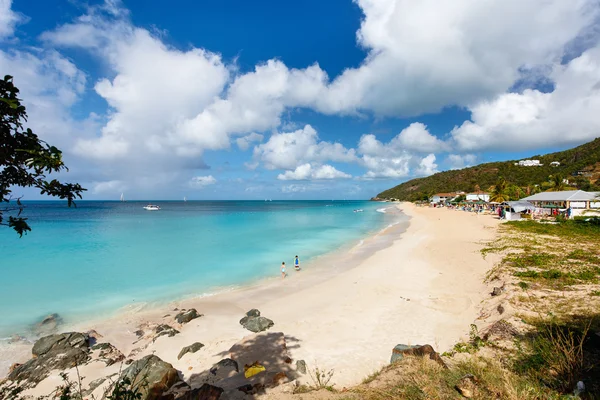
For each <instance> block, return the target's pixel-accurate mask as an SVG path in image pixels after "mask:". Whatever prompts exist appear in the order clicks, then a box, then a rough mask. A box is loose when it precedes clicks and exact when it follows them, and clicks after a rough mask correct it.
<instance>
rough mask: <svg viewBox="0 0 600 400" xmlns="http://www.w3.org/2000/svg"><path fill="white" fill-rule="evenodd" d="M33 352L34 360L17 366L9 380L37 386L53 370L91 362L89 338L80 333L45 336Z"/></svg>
mask: <svg viewBox="0 0 600 400" xmlns="http://www.w3.org/2000/svg"><path fill="white" fill-rule="evenodd" d="M31 352H32V354H33V357H34V358H32V359H31V360H29V361H27V362H26V363H24V364H22V365H19V366H17V367H16V368H15V369H14V370H13V371H12V372H11V373H10V374H9V375H8V379H10V380H11V381H17V382H24V383H25V384H26V385H27V386H35V385H37V384H38V383H39V382H41V381H42V380H43V379H45V378H46V377H47V376H48V375H49V374H50V371H52V370H61V371H62V370H65V369H69V368H72V367H74V366H76V365H83V364H85V363H87V362H88V361H89V360H90V355H89V338H88V336H87V335H85V334H83V333H78V332H69V333H61V334H58V335H50V336H45V337H43V338H41V339H39V340H38V341H37V342H35V344H34V346H33V349H32V351H31Z"/></svg>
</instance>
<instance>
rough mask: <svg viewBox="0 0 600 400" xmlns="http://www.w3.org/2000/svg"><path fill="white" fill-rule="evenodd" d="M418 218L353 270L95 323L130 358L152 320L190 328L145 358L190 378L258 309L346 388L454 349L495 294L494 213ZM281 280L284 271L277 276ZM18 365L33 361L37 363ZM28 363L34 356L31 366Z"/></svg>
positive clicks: (422, 214)
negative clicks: (416, 354)
mask: <svg viewBox="0 0 600 400" xmlns="http://www.w3.org/2000/svg"><path fill="white" fill-rule="evenodd" d="M397 206H398V207H400V208H401V209H402V210H403V211H404V212H405V213H406V214H407V215H409V216H410V217H411V220H410V226H409V227H408V229H407V230H406V231H405V232H403V233H398V234H397V237H394V241H393V243H392V245H391V246H389V247H386V248H384V249H381V250H379V251H377V252H375V253H374V254H372V255H370V256H369V257H367V258H365V259H363V260H361V261H360V263H359V264H358V265H357V266H356V267H354V268H351V269H349V270H346V271H345V272H340V273H338V274H337V275H336V274H331V273H330V274H325V273H322V270H310V269H305V270H303V271H301V272H295V271H293V270H291V271H289V276H288V277H287V278H286V279H284V280H282V279H272V280H269V281H267V282H263V283H262V284H261V285H253V286H250V287H246V288H241V289H236V290H232V291H229V292H224V293H220V294H218V295H214V296H210V297H205V298H198V299H189V300H185V301H180V302H177V303H173V304H172V305H170V306H169V308H166V309H163V310H152V311H137V312H134V311H131V312H128V313H125V314H123V315H120V316H119V317H118V318H113V319H111V320H108V321H106V320H105V321H102V322H98V323H94V324H91V325H90V324H86V325H85V326H75V327H73V328H74V329H76V330H78V331H88V330H90V329H94V330H95V331H97V332H98V333H99V334H101V335H102V336H103V337H102V339H101V341H102V342H110V343H112V344H113V345H114V346H116V347H117V348H118V349H119V350H121V351H122V352H123V353H124V354H125V355H128V354H129V353H130V352H131V351H132V350H133V349H135V348H136V347H138V346H139V344H135V343H134V342H135V341H136V340H137V339H138V338H137V337H136V335H135V333H134V332H135V331H136V330H137V329H139V326H140V324H143V323H144V322H148V321H150V322H164V323H168V324H170V325H172V326H174V327H175V328H176V329H179V330H180V331H181V333H180V334H178V335H176V336H174V337H161V338H159V339H157V340H156V342H154V343H150V344H149V345H148V347H147V348H145V349H143V350H142V351H141V352H140V353H138V354H137V355H136V356H135V358H136V359H137V358H141V357H142V356H144V355H147V354H152V353H153V354H155V355H157V356H159V357H160V358H162V359H163V360H164V361H167V362H169V363H172V364H173V366H174V367H175V368H176V369H178V370H180V371H182V373H183V375H184V377H185V378H186V379H187V378H190V377H191V376H192V375H193V374H198V373H201V372H202V371H206V370H207V369H209V368H210V367H211V366H212V365H213V364H215V363H216V362H218V361H219V360H220V359H222V358H224V357H227V351H228V349H230V347H231V346H232V345H234V344H235V343H236V342H239V341H240V340H241V339H243V338H244V337H246V336H249V335H251V332H249V331H247V330H245V329H244V328H243V327H242V326H241V325H240V324H239V322H238V321H239V319H240V318H241V317H243V316H244V313H245V312H246V311H248V310H250V309H252V308H257V309H259V310H260V311H261V313H262V315H263V316H265V317H267V318H270V319H272V320H273V321H274V322H275V325H274V327H272V328H271V329H270V332H283V333H284V334H285V335H286V342H287V346H288V351H289V354H290V356H291V358H292V359H293V360H300V359H302V360H305V361H306V363H307V365H308V368H309V369H312V368H315V367H318V368H320V369H325V370H333V371H334V375H333V379H332V383H335V385H336V387H337V388H339V389H340V388H343V387H346V386H350V385H353V384H357V383H360V381H361V380H362V379H364V378H365V377H366V376H367V375H369V374H370V373H372V372H374V371H376V370H378V369H379V368H381V367H382V366H384V365H386V364H387V363H389V360H390V356H391V351H392V348H393V347H394V346H395V345H396V344H399V343H402V344H430V345H432V346H433V347H434V349H435V350H436V351H438V352H443V351H445V350H448V349H449V348H450V347H452V345H453V344H454V343H455V342H457V341H458V340H459V339H461V338H463V337H467V334H468V329H469V325H470V324H471V323H473V322H474V321H475V320H476V319H477V317H478V315H479V312H480V305H481V301H482V300H483V299H484V298H485V297H486V296H489V295H488V293H489V292H490V288H487V287H486V286H485V285H484V283H483V279H484V276H485V273H486V271H488V270H489V269H490V268H491V267H492V266H493V264H492V263H493V261H492V260H484V259H483V257H482V255H481V254H480V252H479V250H480V249H481V247H482V243H481V242H483V241H486V240H490V239H493V237H494V236H495V234H496V229H495V228H496V226H497V225H498V223H499V221H498V220H497V219H495V218H494V217H493V216H488V215H475V214H471V213H465V212H460V211H453V210H447V209H435V208H420V207H416V206H414V205H412V204H410V203H400V204H398V205H397ZM275 273H278V271H277V270H275ZM175 307H177V308H179V309H182V308H186V309H189V308H192V307H193V308H196V309H197V310H198V312H200V313H202V314H204V316H203V317H201V318H198V319H194V320H192V321H191V322H190V323H188V324H186V325H183V326H180V325H178V324H176V323H175V322H174V321H173V316H174V315H175V312H173V311H172V310H173V308H175ZM193 342H201V343H203V344H204V345H205V347H204V348H202V349H201V350H200V351H198V352H197V353H194V354H189V355H186V356H184V357H182V358H181V360H178V359H177V355H178V353H179V351H180V350H181V348H182V347H184V346H187V345H189V344H191V343H193ZM21 358H22V359H15V360H13V361H15V362H23V361H26V359H27V357H23V354H22V352H21ZM23 358H24V359H23ZM119 368H121V366H120V365H117V364H115V365H112V366H110V367H103V364H102V363H91V364H89V365H86V366H83V367H81V368H80V371H79V372H80V374H81V375H82V376H84V377H85V380H84V384H85V383H86V382H90V381H92V380H94V379H96V378H98V377H100V376H105V375H108V374H110V373H115V372H118V371H119ZM59 383H60V378H59V377H58V373H55V374H53V375H52V376H51V377H50V378H48V379H46V380H45V381H43V382H42V383H41V384H39V385H38V386H37V388H36V389H35V390H33V391H32V393H33V394H47V393H48V392H49V391H51V390H52V389H53V388H54V387H55V386H56V385H57V384H59Z"/></svg>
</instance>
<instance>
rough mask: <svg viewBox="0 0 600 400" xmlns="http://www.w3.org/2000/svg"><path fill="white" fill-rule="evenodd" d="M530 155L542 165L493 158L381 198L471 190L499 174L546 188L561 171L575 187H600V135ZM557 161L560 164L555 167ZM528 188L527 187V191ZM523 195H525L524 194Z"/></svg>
mask: <svg viewBox="0 0 600 400" xmlns="http://www.w3.org/2000/svg"><path fill="white" fill-rule="evenodd" d="M530 159H535V160H540V163H542V164H544V165H543V166H541V167H521V166H516V165H514V163H515V162H516V161H518V160H513V161H504V162H493V163H487V164H481V165H477V166H475V167H469V168H464V169H460V170H453V171H444V172H439V173H437V174H434V175H431V176H428V177H426V178H419V179H413V180H410V181H408V182H404V183H402V184H400V185H398V186H396V187H393V188H391V189H388V190H386V191H384V192H382V193H380V194H378V195H377V198H380V199H390V198H396V199H400V200H408V201H416V200H421V199H424V198H426V197H427V196H430V195H432V194H434V193H440V192H454V191H465V192H471V191H474V190H476V189H477V187H479V188H481V190H488V188H489V187H490V186H492V185H494V184H495V183H496V181H497V180H498V178H499V177H503V178H504V179H506V181H507V182H508V183H509V184H511V185H515V186H517V187H520V188H527V187H529V188H532V187H535V185H539V186H538V189H537V190H538V191H539V190H544V187H545V186H546V185H547V184H548V181H549V179H550V176H551V175H556V174H559V175H561V176H563V177H564V178H566V179H568V180H569V185H570V186H572V189H575V188H578V189H582V190H600V188H598V186H596V185H600V138H597V139H595V140H594V141H592V142H589V143H586V144H584V145H581V146H578V147H575V148H573V149H570V150H565V151H560V152H557V153H551V154H546V155H543V156H532V157H530ZM553 161H558V162H560V166H558V167H552V166H550V163H551V162H553ZM525 191H526V189H524V190H523V193H525ZM520 197H523V196H520Z"/></svg>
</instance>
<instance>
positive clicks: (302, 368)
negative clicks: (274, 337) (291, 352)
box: [296, 360, 393, 374]
mask: <svg viewBox="0 0 600 400" xmlns="http://www.w3.org/2000/svg"><path fill="white" fill-rule="evenodd" d="M392 362H393V361H392ZM296 371H298V372H300V373H301V374H306V361H304V360H298V361H296Z"/></svg>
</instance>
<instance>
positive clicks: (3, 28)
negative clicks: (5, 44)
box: [0, 0, 24, 39]
mask: <svg viewBox="0 0 600 400" xmlns="http://www.w3.org/2000/svg"><path fill="white" fill-rule="evenodd" d="M11 5H12V0H0V39H4V38H8V37H11V36H12V35H13V33H14V31H15V26H16V25H17V24H18V23H20V22H23V20H24V17H23V16H22V15H20V14H19V13H16V12H14V11H13V10H12V9H11Z"/></svg>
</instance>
